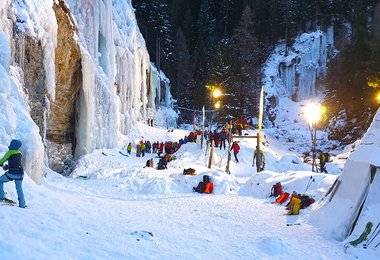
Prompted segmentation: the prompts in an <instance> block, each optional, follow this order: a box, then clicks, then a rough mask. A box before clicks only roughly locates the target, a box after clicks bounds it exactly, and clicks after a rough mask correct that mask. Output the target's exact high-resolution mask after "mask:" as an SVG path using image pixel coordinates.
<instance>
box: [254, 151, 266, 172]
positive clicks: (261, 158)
mask: <svg viewBox="0 0 380 260" xmlns="http://www.w3.org/2000/svg"><path fill="white" fill-rule="evenodd" d="M255 159H256V165H258V168H259V169H260V170H259V171H263V170H264V168H265V154H264V151H263V150H262V149H260V150H259V147H257V146H256V149H255V152H254V153H253V161H255Z"/></svg>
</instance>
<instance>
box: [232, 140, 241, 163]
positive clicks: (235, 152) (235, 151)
mask: <svg viewBox="0 0 380 260" xmlns="http://www.w3.org/2000/svg"><path fill="white" fill-rule="evenodd" d="M232 150H234V156H235V162H239V159H238V158H237V154H238V153H239V151H240V146H239V145H238V143H237V142H236V141H235V142H233V144H232V146H231V149H230V151H232Z"/></svg>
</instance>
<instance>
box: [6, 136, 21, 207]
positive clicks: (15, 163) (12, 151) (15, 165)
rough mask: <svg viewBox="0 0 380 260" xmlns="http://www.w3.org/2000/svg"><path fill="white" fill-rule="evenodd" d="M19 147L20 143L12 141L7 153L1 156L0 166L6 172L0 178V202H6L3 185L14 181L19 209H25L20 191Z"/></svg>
mask: <svg viewBox="0 0 380 260" xmlns="http://www.w3.org/2000/svg"><path fill="white" fill-rule="evenodd" d="M21 145H22V144H21V141H19V140H12V141H11V143H10V145H9V146H8V148H9V151H8V152H7V153H6V154H5V155H4V156H3V158H1V159H0V166H2V167H3V169H4V170H5V171H6V172H5V174H3V175H2V176H1V177H0V201H2V200H6V198H5V194H4V183H6V182H9V181H14V182H15V185H16V191H17V196H18V202H19V207H20V208H25V198H24V192H23V190H22V180H23V178H24V170H23V168H22V165H21V160H22V154H21V151H20V150H19V149H20V147H21ZM6 161H8V165H6V164H4V163H5V162H6Z"/></svg>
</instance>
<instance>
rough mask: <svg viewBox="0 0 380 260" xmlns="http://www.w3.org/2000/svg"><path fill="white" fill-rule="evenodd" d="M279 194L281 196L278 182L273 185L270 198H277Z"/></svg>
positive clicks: (280, 186)
mask: <svg viewBox="0 0 380 260" xmlns="http://www.w3.org/2000/svg"><path fill="white" fill-rule="evenodd" d="M281 194H282V185H281V183H280V182H277V183H276V184H274V185H273V187H272V190H271V194H270V196H271V197H277V196H279V195H281Z"/></svg>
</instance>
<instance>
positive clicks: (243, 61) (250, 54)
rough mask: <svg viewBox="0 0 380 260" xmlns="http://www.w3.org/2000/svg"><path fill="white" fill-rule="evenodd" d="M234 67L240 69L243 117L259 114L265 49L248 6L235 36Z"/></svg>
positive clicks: (239, 82) (240, 103)
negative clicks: (261, 45) (254, 26)
mask: <svg viewBox="0 0 380 260" xmlns="http://www.w3.org/2000/svg"><path fill="white" fill-rule="evenodd" d="M232 39H233V50H234V51H233V52H234V60H235V61H234V66H238V68H240V73H238V75H239V81H238V82H235V85H236V86H238V90H237V92H238V96H239V101H238V102H239V103H238V104H239V107H240V109H241V111H240V113H241V115H242V116H244V117H245V116H247V115H252V114H253V113H256V112H257V104H258V97H259V95H258V93H259V91H260V88H261V84H260V81H261V64H262V62H263V58H264V53H263V48H261V47H260V43H259V41H258V40H257V38H256V37H255V35H254V30H253V14H252V11H251V8H250V7H249V6H247V7H246V8H245V9H244V11H243V14H242V17H241V19H240V22H239V24H238V26H237V27H236V28H235V30H234V34H233V37H232Z"/></svg>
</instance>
